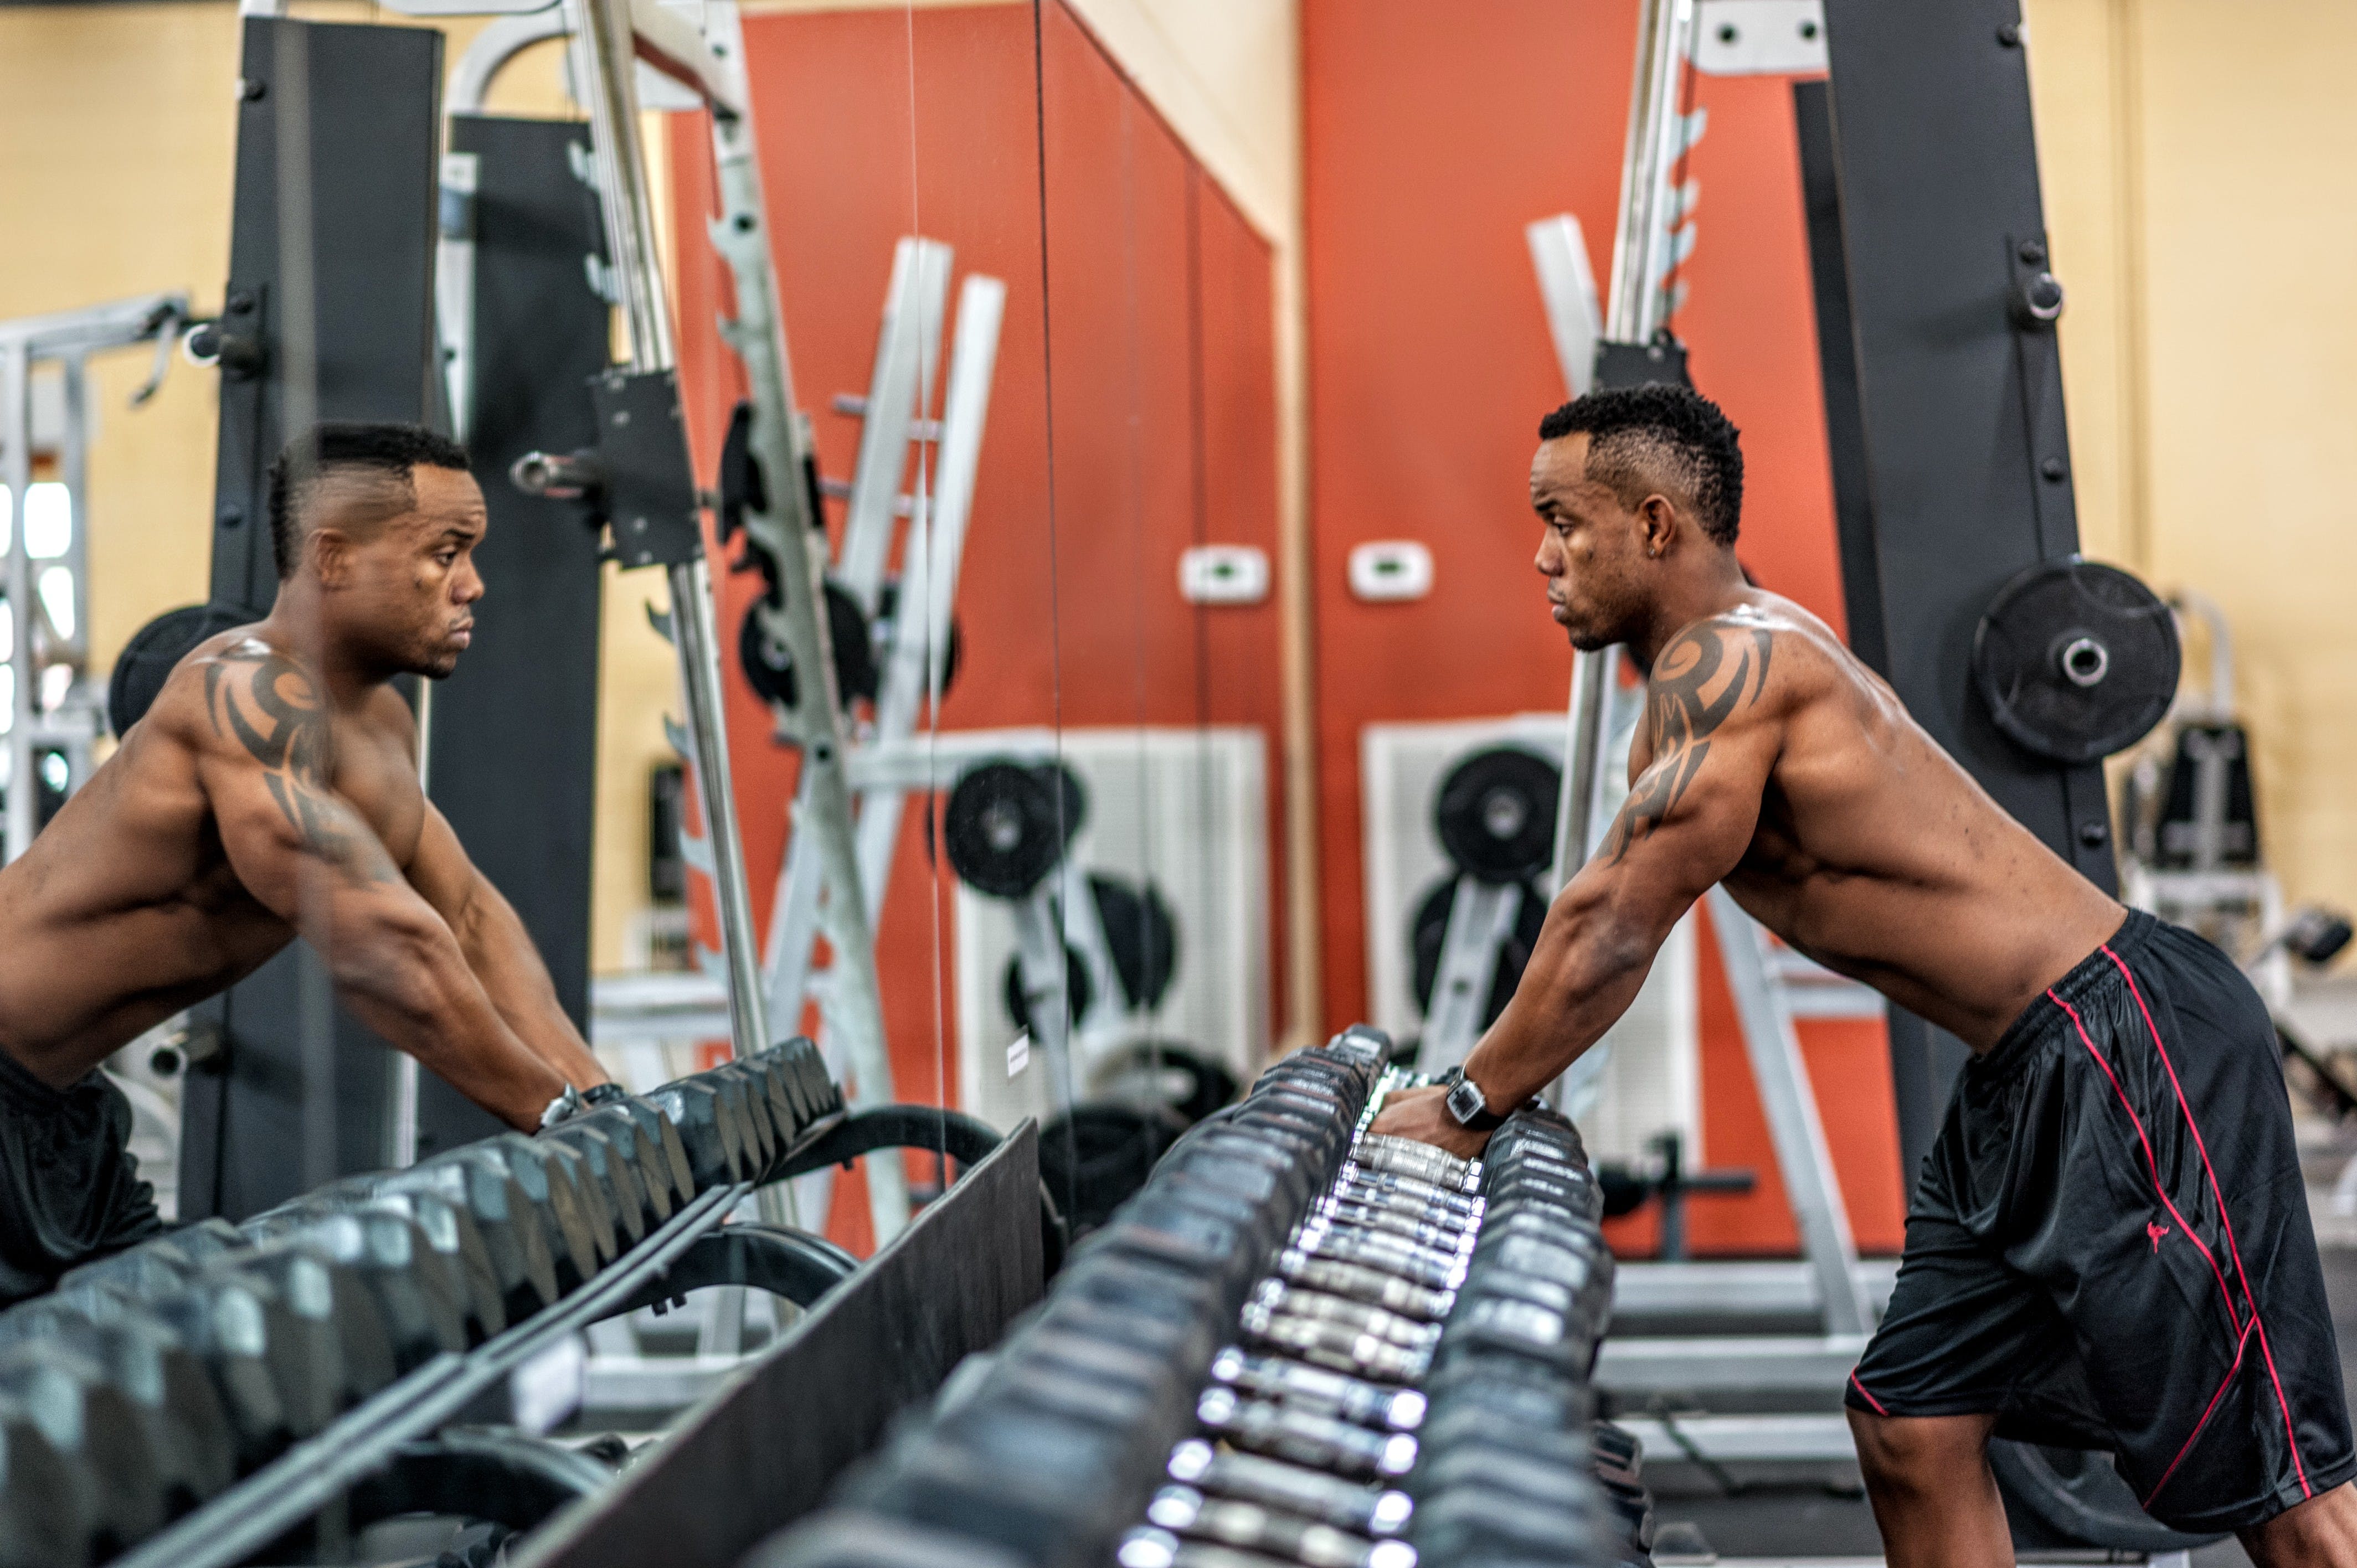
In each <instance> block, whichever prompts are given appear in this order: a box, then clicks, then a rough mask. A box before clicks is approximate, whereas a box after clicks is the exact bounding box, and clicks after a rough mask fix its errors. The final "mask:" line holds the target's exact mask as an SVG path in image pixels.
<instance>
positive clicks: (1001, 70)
mask: <svg viewBox="0 0 2357 1568" xmlns="http://www.w3.org/2000/svg"><path fill="white" fill-rule="evenodd" d="M1034 20H1035V18H1034V14H1033V12H1032V11H1031V9H1029V8H1028V7H1016V6H1004V5H996V6H977V7H974V8H946V9H937V8H925V9H921V10H918V11H914V12H909V13H900V12H890V11H846V12H834V13H816V14H802V15H783V14H780V15H770V16H754V17H749V18H748V20H747V22H746V51H747V64H748V70H749V72H750V74H751V79H752V83H753V90H754V101H755V113H756V122H757V125H758V131H759V141H760V153H761V159H762V170H763V177H764V180H765V189H766V195H767V198H768V201H769V209H770V227H771V230H772V233H773V242H774V246H775V252H776V256H777V263H778V271H779V287H780V294H781V295H782V298H783V301H784V308H785V316H786V326H787V338H788V342H789V344H790V347H791V354H792V360H793V369H794V374H795V378H796V395H797V397H798V400H799V402H800V403H801V404H802V406H803V407H804V408H805V409H807V410H810V411H812V413H813V416H814V418H815V421H816V428H817V433H818V447H819V456H820V467H821V471H822V472H823V473H825V474H828V475H830V476H842V477H848V476H849V474H850V473H851V471H852V467H853V460H854V456H855V454H856V447H857V443H858V438H859V426H858V424H857V422H856V420H853V419H848V418H845V417H841V416H837V415H834V414H832V413H827V412H825V411H826V409H827V406H828V403H829V400H830V398H831V397H832V396H833V395H834V393H837V392H865V391H866V386H867V377H868V370H869V365H870V362H871V360H872V358H873V356H874V352H875V347H876V331H877V313H878V311H879V309H880V307H881V306H882V303H883V298H884V290H885V286H886V282H887V279H888V274H889V270H890V266H891V260H892V248H893V244H894V242H896V241H897V240H898V239H899V237H901V236H902V235H905V234H911V233H923V234H926V235H929V236H932V237H934V238H938V239H941V240H943V241H945V242H948V243H950V244H951V245H952V246H953V247H954V249H955V252H956V256H955V275H954V277H953V279H952V291H951V297H952V307H953V306H954V300H955V294H956V285H957V283H958V282H960V281H962V280H963V277H964V276H965V274H968V273H969V272H982V273H986V274H991V275H993V276H996V277H998V278H1000V279H1002V280H1004V281H1005V282H1006V285H1007V297H1006V319H1005V323H1004V326H1003V328H1002V331H1001V336H1000V340H999V350H998V362H997V371H996V378H995V380H994V381H993V385H992V392H991V403H990V413H989V423H988V427H987V432H986V435H985V439H984V442H983V448H982V465H981V470H980V473H979V476H978V478H977V481H976V487H975V495H974V514H973V521H972V525H971V532H970V533H969V538H968V544H967V548H966V553H965V557H964V564H963V575H962V578H961V581H960V585H959V592H958V599H957V607H958V618H959V621H960V625H961V632H962V639H963V648H962V656H963V666H962V670H961V672H960V674H959V677H958V680H957V682H956V684H955V685H954V686H953V687H952V691H951V692H950V693H949V695H948V697H947V698H946V700H945V701H944V702H943V703H942V714H941V722H942V727H943V728H944V729H974V728H985V727H997V726H1003V725H1051V724H1060V725H1066V726H1073V725H1128V724H1156V725H1186V724H1195V723H1203V722H1218V723H1236V724H1256V725H1263V726H1264V727H1265V731H1266V734H1267V737H1268V746H1269V754H1270V757H1271V758H1272V781H1271V794H1270V803H1271V813H1270V841H1271V842H1270V855H1271V860H1272V864H1273V865H1275V866H1279V867H1281V866H1282V865H1283V864H1284V854H1283V844H1282V841H1281V836H1280V831H1279V830H1280V826H1281V818H1280V817H1279V816H1278V814H1277V810H1276V807H1277V802H1278V800H1279V799H1280V797H1279V795H1278V792H1277V790H1278V785H1277V782H1276V780H1275V776H1274V775H1275V757H1277V756H1278V751H1279V746H1278V742H1279V734H1278V729H1277V725H1278V707H1279V703H1280V693H1279V691H1278V689H1277V682H1276V679H1275V669H1276V660H1277V647H1278V643H1277V627H1276V619H1275V613H1276V612H1275V607H1274V600H1273V599H1272V601H1271V602H1270V604H1268V605H1266V606H1261V607H1248V608H1222V609H1216V610H1213V609H1204V608H1200V607H1192V606H1189V605H1187V604H1185V603H1184V602H1183V600H1182V599H1181V598H1180V596H1179V552H1180V551H1181V550H1183V549H1184V548H1185V547H1186V546H1187V545H1189V544H1191V543H1194V542H1198V541H1199V540H1213V541H1220V542H1240V543H1254V544H1259V545H1260V546H1261V547H1263V548H1264V549H1266V550H1268V551H1269V552H1270V553H1271V555H1272V557H1273V556H1274V554H1275V518H1276V489H1275V485H1276V479H1275V364H1274V358H1273V325H1272V322H1271V311H1272V304H1271V289H1272V285H1273V280H1272V274H1271V264H1272V263H1271V257H1270V252H1269V249H1268V247H1267V245H1266V243H1265V242H1264V241H1262V240H1261V239H1260V238H1259V237H1258V236H1257V235H1255V234H1254V233H1253V232H1252V231H1251V230H1250V229H1249V227H1248V226H1247V225H1246V224H1245V223H1244V222H1243V219H1242V218H1241V217H1240V216H1239V215H1238V214H1237V212H1236V209H1234V207H1233V205H1232V203H1231V202H1230V201H1229V200H1228V199H1227V198H1226V197H1225V196H1224V195H1223V194H1222V192H1221V191H1220V190H1219V189H1218V188H1216V186H1215V185H1214V184H1213V183H1212V182H1211V180H1210V179H1208V178H1207V177H1205V176H1204V175H1203V173H1202V171H1201V169H1200V167H1199V166H1197V165H1196V164H1195V162H1194V161H1193V160H1192V158H1191V157H1190V156H1189V155H1188V154H1187V152H1186V151H1185V150H1184V149H1183V148H1182V147H1181V146H1180V145H1179V143H1178V141H1177V139H1176V138H1175V137H1174V136H1173V135H1172V134H1170V132H1169V131H1168V128H1167V127H1166V126H1165V125H1164V124H1163V123H1162V122H1161V121H1160V120H1159V119H1158V118H1157V116H1156V115H1155V114H1153V113H1152V112H1151V111H1150V110H1148V109H1147V108H1146V105H1145V103H1144V102H1143V101H1142V100H1141V99H1140V98H1139V97H1138V95H1137V94H1136V92H1135V89H1133V88H1132V87H1131V86H1130V85H1129V83H1127V82H1126V81H1125V80H1124V79H1123V78H1122V77H1121V75H1120V74H1119V72H1118V71H1116V70H1114V67H1113V65H1112V63H1111V61H1110V60H1109V59H1108V58H1107V57H1106V56H1105V55H1104V53H1103V51H1102V50H1101V49H1100V48H1098V47H1097V46H1096V44H1095V43H1094V41H1093V40H1092V38H1090V37H1089V36H1088V35H1087V33H1086V32H1085V30H1084V29H1083V28H1082V27H1081V25H1080V24H1079V23H1078V22H1077V21H1075V20H1074V19H1073V18H1072V17H1071V16H1070V15H1069V14H1068V13H1067V12H1066V11H1065V10H1064V9H1063V8H1062V7H1061V6H1060V5H1056V4H1053V3H1049V4H1047V5H1042V6H1041V7H1040V8H1039V13H1038V16H1037V23H1038V27H1037V32H1036V35H1035V28H1034ZM1035 36H1036V38H1037V48H1035ZM1043 154H1044V163H1043ZM671 166H672V172H673V180H674V203H675V208H674V215H675V218H676V220H677V223H676V233H677V235H678V257H679V260H678V273H679V278H678V290H679V296H680V311H679V316H680V323H679V328H680V367H681V376H682V382H683V388H684V392H685V397H686V402H687V407H688V414H689V424H690V427H691V439H692V443H693V445H694V447H695V449H696V454H697V462H698V467H699V470H700V471H703V472H705V473H709V472H711V471H712V467H713V464H714V462H715V459H716V453H717V450H718V444H719V438H720V435H721V434H722V432H723V430H724V429H725V427H726V421H727V416H728V411H729V408H730V407H731V405H732V404H733V403H735V401H736V400H737V398H738V397H739V396H740V395H741V391H742V389H741V386H740V384H739V376H738V372H737V361H736V360H735V358H734V356H732V355H730V354H728V353H727V352H726V350H725V349H723V348H722V347H721V345H720V342H719V339H718V337H717V335H716V331H715V329H714V327H713V322H714V321H715V319H716V317H719V316H721V315H725V314H733V308H734V307H733V293H732V291H731V289H730V286H729V284H728V278H727V273H726V268H725V267H724V266H722V265H721V264H720V263H719V262H718V259H717V257H716V255H715V254H714V252H712V250H711V248H710V245H709V243H708V242H707V241H706V239H705V234H704V227H703V226H704V223H705V220H706V219H707V218H708V216H709V214H710V213H711V212H712V211H713V210H714V209H715V207H716V199H715V196H714V189H713V180H712V170H711V156H710V149H709V141H708V136H707V133H706V131H705V127H704V124H703V122H702V120H701V118H700V117H690V116H682V117H680V118H679V119H678V120H677V121H676V122H675V123H674V124H673V135H672V138H671ZM1043 213H1044V219H1043ZM952 325H953V324H952ZM946 348H947V342H946V338H945V341H944V349H945V351H946ZM828 513H829V516H828V522H829V527H830V530H831V531H832V532H834V534H835V536H836V538H837V539H838V541H839V539H840V530H841V527H842V521H843V520H842V514H841V507H840V505H839V504H837V503H830V504H829V507H828ZM757 583H758V579H752V578H747V577H741V576H724V577H723V578H722V579H721V586H720V593H721V598H722V625H723V627H724V628H725V629H726V632H727V633H728V636H729V640H728V642H727V645H726V646H727V647H728V648H729V649H730V650H732V651H733V649H734V646H735V644H734V636H735V631H736V628H737V622H738V620H739V619H740V618H741V617H742V615H743V614H744V610H745V607H746V606H747V604H748V602H749V600H750V598H751V596H752V595H753V593H754V591H755V586H756V585H757ZM726 683H727V685H728V688H729V703H730V707H729V732H730V743H731V746H732V747H733V751H734V756H733V762H734V768H735V772H736V786H737V800H738V802H739V809H740V812H741V814H742V817H743V820H744V821H743V827H744V835H745V842H746V849H747V854H748V860H749V863H750V865H751V872H752V876H751V880H752V892H753V901H754V906H755V908H756V911H757V913H758V915H759V918H760V921H761V923H762V925H763V926H764V927H765V928H766V926H767V923H768V914H769V908H770V899H771V897H772V896H773V889H774V884H775V880H776V876H777V873H778V870H779V865H780V855H781V854H782V852H783V848H784V843H785V834H786V810H787V805H788V802H789V801H790V800H791V798H792V791H793V780H794V775H795V767H796V763H795V758H794V756H793V754H792V753H791V752H790V751H788V750H786V749H785V748H783V747H781V746H777V745H776V744H774V743H773V741H772V740H771V739H770V730H771V725H770V715H769V714H768V712H767V710H766V708H765V707H764V706H763V705H762V704H761V703H760V702H759V699H758V698H757V697H756V696H755V695H754V694H753V693H752V691H751V690H750V688H749V687H748V686H747V685H746V684H745V683H744V681H743V679H742V676H741V675H740V674H739V673H738V672H737V670H736V668H735V664H734V660H733V659H731V660H729V662H728V670H727V673H726ZM919 816H920V813H919V812H918V811H913V810H912V811H911V812H910V813H909V818H910V820H909V822H908V823H907V825H906V826H905V827H904V828H903V830H902V836H901V841H900V845H899V854H898V858H897V860H896V863H895V866H894V870H893V874H892V882H891V886H890V889H889V891H888V897H887V901H886V906H885V910H884V915H883V919H882V922H881V924H880V926H879V929H878V931H877V958H878V967H879V970H880V971H881V975H882V981H883V992H884V995H883V1001H884V1010H885V1023H886V1027H887V1030H888V1035H889V1036H890V1041H891V1053H892V1063H893V1072H894V1079H895V1089H896V1091H897V1093H898V1096H899V1098H900V1099H901V1100H903V1101H935V1102H938V1101H951V1100H953V1099H954V1097H955V1093H956V1089H955V1085H956V1082H957V1073H956V1065H955V1064H956V1058H955V1056H954V1054H953V1053H954V1052H955V1050H956V1049H957V1040H956V1037H955V1000H954V997H955V993H954V975H953V974H952V970H951V965H952V954H953V951H954V934H953V930H952V908H953V905H952V899H951V897H950V895H951V891H952V888H951V877H950V875H949V873H948V871H947V869H946V867H942V866H936V865H934V864H932V862H931V858H930V856H929V850H928V846H929V844H930V843H931V835H929V834H928V833H927V832H925V831H924V824H923V823H922V822H921V821H920V820H919ZM1271 893H1272V904H1271V911H1272V913H1271V922H1270V929H1271V932H1272V962H1274V960H1275V952H1276V950H1277V948H1276V944H1277V943H1278V941H1280V940H1281V939H1280V937H1279V936H1278V935H1277V933H1278V930H1279V922H1278V920H1277V918H1276V912H1277V911H1280V910H1281V909H1282V908H1283V889H1282V888H1281V887H1273V888H1272V889H1271ZM698 918H699V919H700V920H701V921H702V922H703V923H704V931H703V936H704V940H712V939H711V925H710V918H709V911H708V910H699V911H698ZM1182 940H1183V933H1182ZM1283 1004H1284V1003H1283V998H1282V996H1281V995H1280V996H1279V997H1277V998H1276V1005H1277V1006H1278V1007H1280V1008H1281V1007H1282V1006H1283ZM814 1023H815V1018H814V1017H806V1018H805V1020H804V1026H805V1027H808V1026H812V1025H814ZM831 1229H832V1230H833V1231H834V1234H835V1235H836V1237H837V1239H838V1240H846V1241H848V1242H850V1243H851V1244H854V1245H856V1246H860V1247H864V1246H865V1244H866V1240H867V1237H866V1201H865V1197H864V1194H862V1193H861V1192H860V1190H859V1184H858V1183H857V1182H856V1181H851V1182H845V1183H839V1184H838V1190H837V1197H836V1202H835V1208H834V1218H833V1221H832V1225H831Z"/></svg>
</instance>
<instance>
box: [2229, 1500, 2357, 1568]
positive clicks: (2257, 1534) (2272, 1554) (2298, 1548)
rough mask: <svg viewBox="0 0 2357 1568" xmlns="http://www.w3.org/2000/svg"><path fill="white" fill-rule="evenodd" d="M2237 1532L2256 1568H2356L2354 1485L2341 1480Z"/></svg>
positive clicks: (2356, 1543)
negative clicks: (2261, 1522)
mask: <svg viewBox="0 0 2357 1568" xmlns="http://www.w3.org/2000/svg"><path fill="white" fill-rule="evenodd" d="M2239 1534H2240V1537H2241V1539H2242V1542H2243V1550H2244V1551H2245V1552H2249V1553H2250V1554H2251V1561H2252V1562H2254V1563H2257V1564H2258V1565H2259V1568H2357V1484H2352V1483H2350V1482H2346V1481H2344V1482H2342V1483H2341V1485H2340V1486H2337V1487H2333V1488H2332V1489H2331V1490H2330V1491H2329V1492H2319V1493H2317V1494H2316V1496H2314V1497H2312V1498H2307V1499H2306V1500H2304V1501H2302V1502H2298V1503H2295V1504H2293V1505H2292V1506H2291V1507H2290V1508H2287V1509H2284V1511H2283V1512H2281V1513H2279V1514H2277V1515H2276V1517H2275V1518H2273V1519H2271V1520H2267V1522H2266V1523H2265V1524H2262V1525H2256V1526H2254V1527H2253V1528H2251V1529H2249V1530H2242V1531H2240V1532H2239Z"/></svg>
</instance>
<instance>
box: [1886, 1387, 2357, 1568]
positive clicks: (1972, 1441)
mask: <svg viewBox="0 0 2357 1568" xmlns="http://www.w3.org/2000/svg"><path fill="white" fill-rule="evenodd" d="M1995 1426H1996V1416H1994V1415H1877V1414H1875V1413H1874V1412H1871V1411H1863V1410H1857V1409H1853V1410H1851V1411H1850V1412H1849V1429H1850V1433H1851V1435H1852V1436H1854V1437H1855V1438H1856V1439H1857V1463H1858V1468H1859V1469H1861V1470H1863V1471H1864V1472H1865V1473H1866V1493H1867V1497H1868V1498H1871V1499H1872V1500H1873V1503H1874V1522H1875V1524H1876V1526H1877V1527H1878V1529H1880V1530H1881V1531H1882V1551H1883V1555H1884V1558H1885V1560H1886V1561H1887V1562H1889V1564H1890V1568H2012V1563H2013V1532H2012V1531H2011V1530H2008V1529H2007V1526H2006V1522H2005V1503H2004V1500H2003V1499H2002V1498H1999V1497H1998V1496H1997V1490H1996V1477H1995V1476H1994V1475H1992V1474H1991V1473H1990V1472H1989V1466H1988V1440H1989V1432H1990V1430H1991V1429H1992V1428H1994V1427H1995ZM2320 1500H2322V1499H2320V1498H2319V1501H2320ZM2294 1511H2298V1510H2294ZM2306 1561H2307V1560H2305V1559H2294V1560H2289V1561H2287V1563H2286V1564H2285V1568H2293V1564H2294V1563H2298V1564H2299V1565H2300V1568H2305V1563H2306ZM2260 1568H2276V1564H2275V1563H2266V1562H2264V1561H2263V1562H2262V1563H2261V1564H2260ZM2336 1568H2352V1565H2349V1564H2347V1563H2341V1564H2338V1565H2336Z"/></svg>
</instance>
